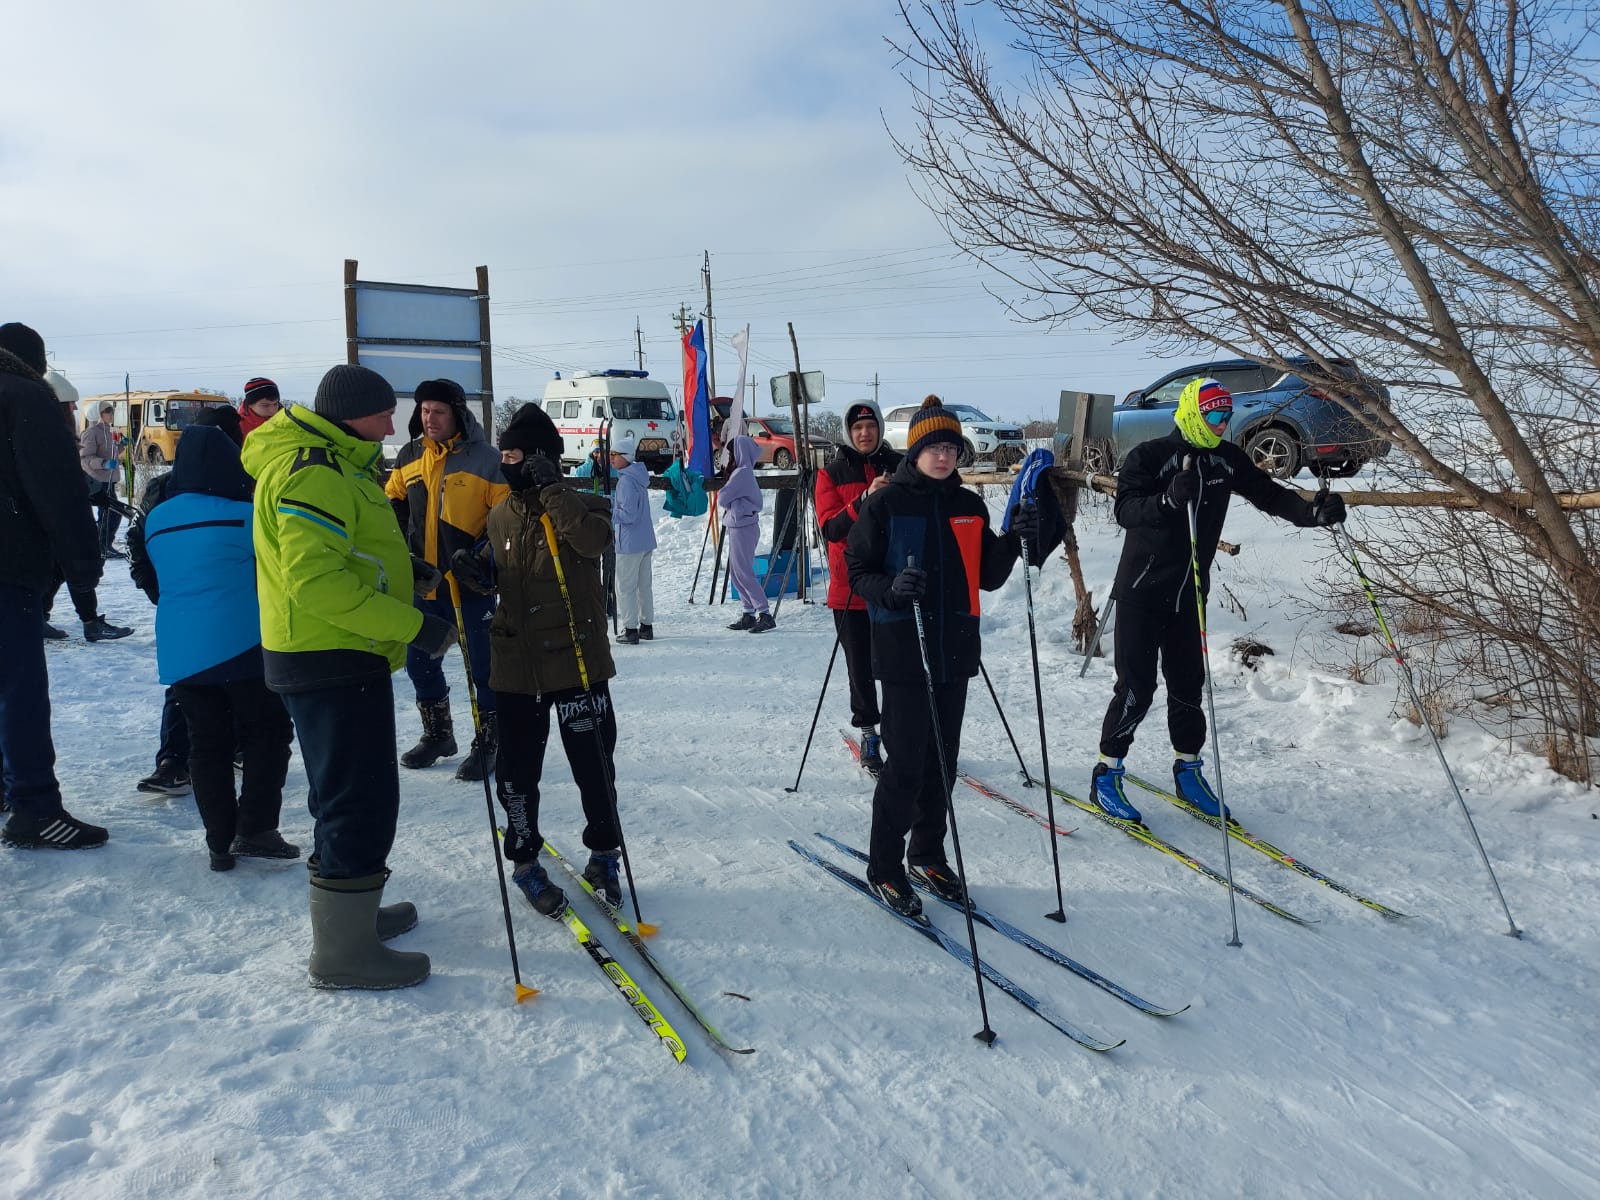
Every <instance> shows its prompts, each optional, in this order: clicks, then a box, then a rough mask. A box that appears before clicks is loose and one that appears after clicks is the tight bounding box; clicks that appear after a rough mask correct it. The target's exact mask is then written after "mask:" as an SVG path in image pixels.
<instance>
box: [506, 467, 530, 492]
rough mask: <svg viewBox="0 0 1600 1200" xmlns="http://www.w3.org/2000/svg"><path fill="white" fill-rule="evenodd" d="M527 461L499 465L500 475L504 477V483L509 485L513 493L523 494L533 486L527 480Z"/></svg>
mask: <svg viewBox="0 0 1600 1200" xmlns="http://www.w3.org/2000/svg"><path fill="white" fill-rule="evenodd" d="M527 468H528V460H527V459H523V460H522V461H521V462H519V463H501V464H500V474H501V475H503V476H505V481H506V482H507V483H508V484H510V485H511V490H512V491H513V492H525V491H527V490H528V489H529V488H531V487H532V486H533V480H531V479H529V478H528V473H527Z"/></svg>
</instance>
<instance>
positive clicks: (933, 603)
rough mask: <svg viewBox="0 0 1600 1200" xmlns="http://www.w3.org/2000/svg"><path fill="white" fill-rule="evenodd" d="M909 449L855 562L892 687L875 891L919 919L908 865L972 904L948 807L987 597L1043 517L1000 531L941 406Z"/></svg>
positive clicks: (911, 438) (885, 708)
mask: <svg viewBox="0 0 1600 1200" xmlns="http://www.w3.org/2000/svg"><path fill="white" fill-rule="evenodd" d="M906 438H907V441H908V444H909V449H908V450H907V451H906V456H905V460H904V461H903V462H902V463H901V464H900V465H899V466H898V467H897V468H896V469H895V472H894V475H893V477H892V478H891V480H890V482H889V486H888V487H885V488H883V489H882V490H880V491H878V492H876V493H874V494H873V495H872V496H870V497H868V498H867V499H866V500H865V501H864V502H862V503H861V505H860V510H859V514H858V516H857V517H856V522H855V526H854V527H853V528H852V529H851V530H850V533H849V540H848V541H847V543H846V546H845V554H844V557H845V564H846V566H847V568H848V571H849V580H850V584H851V586H852V587H853V588H854V589H855V592H856V594H857V595H859V596H860V597H861V598H862V599H864V600H865V601H866V602H867V613H868V616H869V618H870V619H871V621H872V673H873V674H874V675H875V676H876V677H877V678H878V679H879V680H880V681H882V684H883V704H882V712H883V725H882V733H883V747H884V750H885V751H887V753H888V763H887V764H886V765H885V766H884V768H883V770H882V772H881V773H880V774H879V776H878V786H877V789H876V790H875V791H874V792H873V795H872V840H871V842H870V844H869V860H870V861H869V862H868V864H867V882H868V883H870V884H871V885H872V890H873V892H874V893H875V894H876V895H877V896H878V898H879V899H880V900H882V901H883V902H884V903H885V904H887V905H889V906H890V907H891V908H893V909H895V910H896V911H897V912H900V913H904V914H905V915H907V916H916V915H918V914H920V913H921V912H922V903H921V901H920V900H918V899H917V896H916V893H915V892H913V891H912V890H911V884H910V880H909V879H908V878H907V873H906V869H905V866H904V865H902V861H903V862H904V863H905V864H909V866H910V869H911V873H912V874H914V875H916V877H917V878H918V879H920V880H922V881H923V882H924V883H926V884H927V885H928V887H930V888H931V889H933V890H934V891H935V892H937V893H939V894H940V895H942V896H948V897H950V898H952V899H959V898H960V896H961V885H960V883H959V881H958V880H957V878H956V873H955V872H954V871H953V870H951V869H950V866H949V864H948V862H947V860H946V859H945V853H944V835H945V804H946V802H947V800H948V798H949V795H950V788H951V787H952V786H953V785H954V783H955V776H954V772H955V769H956V755H957V754H958V753H959V751H960V749H961V722H962V719H963V717H964V716H965V715H966V708H967V680H968V679H970V678H972V676H974V675H976V674H977V673H978V654H979V650H980V643H979V638H978V591H979V589H982V590H984V591H991V592H992V591H994V590H995V589H996V588H998V587H999V586H1000V585H1001V584H1003V583H1004V582H1005V581H1006V579H1007V577H1009V576H1010V574H1011V568H1012V566H1013V565H1015V563H1016V561H1017V555H1018V552H1019V547H1020V545H1021V539H1022V538H1023V537H1030V538H1032V537H1036V536H1037V517H1036V516H1035V514H1034V513H1033V512H1032V511H1031V510H1026V511H1025V510H1021V509H1019V510H1018V511H1017V512H1015V513H1013V514H1012V521H1011V532H1010V533H1007V534H996V533H995V532H994V531H993V530H991V529H990V528H989V510H988V508H987V506H986V505H985V504H984V502H983V500H982V499H981V498H980V497H979V496H978V495H977V494H976V493H974V492H969V491H967V490H966V489H965V488H963V487H962V486H961V477H960V476H959V475H957V474H956V456H957V455H958V454H959V453H960V452H961V422H960V421H959V420H958V419H957V418H956V416H955V414H954V413H951V412H950V411H949V410H948V409H946V408H944V407H943V405H941V404H940V403H939V398H938V397H937V396H929V397H928V398H927V399H926V400H925V401H923V405H922V407H921V408H920V409H919V410H918V411H917V414H916V416H915V417H914V418H912V421H911V427H910V429H909V430H907V433H906ZM913 560H915V561H914V562H913ZM930 585H931V586H930ZM918 602H920V606H921V609H922V627H923V632H924V634H925V636H926V641H927V652H928V671H929V672H930V673H931V676H932V684H933V687H932V690H933V701H932V703H933V707H935V708H936V709H937V710H938V718H939V723H938V729H939V734H940V741H941V742H942V744H943V749H944V765H945V768H946V771H947V772H949V773H948V774H947V775H946V776H945V777H944V778H943V779H941V778H940V773H939V769H938V766H939V757H938V751H937V749H936V748H935V746H934V724H933V718H932V713H931V712H930V706H929V696H928V692H929V686H928V676H927V675H925V674H924V668H923V661H922V648H921V646H920V645H919V644H918V638H917V624H916V620H915V616H914V613H913V604H916V603H918ZM907 833H910V835H911V844H910V846H909V848H908V847H907V845H906V834H907Z"/></svg>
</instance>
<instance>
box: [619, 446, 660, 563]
mask: <svg viewBox="0 0 1600 1200" xmlns="http://www.w3.org/2000/svg"><path fill="white" fill-rule="evenodd" d="M611 524H612V527H613V528H614V529H615V530H616V531H617V553H618V554H643V553H644V552H645V551H646V550H654V549H655V548H656V527H655V523H654V522H653V521H652V520H651V518H650V468H649V467H647V466H645V465H644V464H643V463H638V462H636V463H630V464H629V465H628V469H627V470H625V471H623V472H622V474H621V475H619V476H618V477H617V490H616V491H614V492H613V493H611Z"/></svg>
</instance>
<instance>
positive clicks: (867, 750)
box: [861, 725, 883, 779]
mask: <svg viewBox="0 0 1600 1200" xmlns="http://www.w3.org/2000/svg"><path fill="white" fill-rule="evenodd" d="M861 765H862V767H864V768H865V769H866V772H867V774H868V775H871V776H872V777H873V778H874V779H876V778H877V777H878V775H879V773H880V772H881V771H882V770H883V739H882V738H881V737H879V736H878V731H877V730H876V729H874V728H873V727H872V726H870V725H869V726H868V727H867V728H865V729H863V730H862V731H861Z"/></svg>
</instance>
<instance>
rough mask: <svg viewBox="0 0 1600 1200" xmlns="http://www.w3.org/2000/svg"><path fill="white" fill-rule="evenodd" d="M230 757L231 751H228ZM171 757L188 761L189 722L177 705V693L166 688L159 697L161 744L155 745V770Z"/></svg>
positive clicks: (178, 760) (179, 760)
mask: <svg viewBox="0 0 1600 1200" xmlns="http://www.w3.org/2000/svg"><path fill="white" fill-rule="evenodd" d="M229 756H230V758H231V756H232V751H229ZM168 759H171V760H172V761H173V762H181V763H186V762H188V761H189V722H188V721H186V720H184V716H183V709H181V708H179V707H178V696H177V693H176V692H175V691H174V690H173V689H172V688H168V689H167V694H166V695H165V696H163V697H162V698H161V744H160V745H159V746H157V747H156V770H158V771H159V770H161V764H162V763H163V762H166V761H167V760H168Z"/></svg>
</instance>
